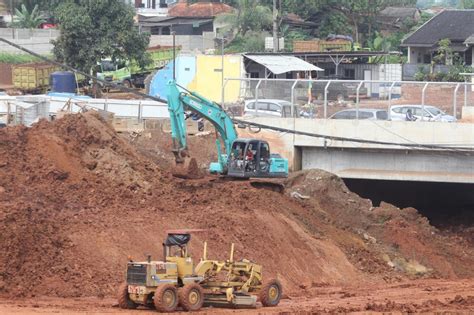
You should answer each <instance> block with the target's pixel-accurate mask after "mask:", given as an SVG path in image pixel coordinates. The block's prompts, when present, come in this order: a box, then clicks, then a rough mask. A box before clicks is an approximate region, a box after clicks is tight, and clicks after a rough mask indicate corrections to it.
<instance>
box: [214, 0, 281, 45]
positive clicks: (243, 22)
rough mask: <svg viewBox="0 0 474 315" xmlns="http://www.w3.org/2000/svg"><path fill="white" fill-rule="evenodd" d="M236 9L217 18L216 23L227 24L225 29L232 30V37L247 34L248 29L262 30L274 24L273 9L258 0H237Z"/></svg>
mask: <svg viewBox="0 0 474 315" xmlns="http://www.w3.org/2000/svg"><path fill="white" fill-rule="evenodd" d="M236 4H237V5H236V10H235V11H234V12H232V13H224V14H221V15H219V16H217V18H216V23H218V24H219V23H222V24H225V25H227V28H224V31H227V32H230V33H231V34H230V35H231V37H233V36H236V35H240V36H245V34H246V33H247V32H248V31H254V32H261V31H263V30H268V29H270V28H271V25H272V11H271V10H270V8H269V7H268V6H265V5H262V4H261V3H260V1H258V0H237V1H236Z"/></svg>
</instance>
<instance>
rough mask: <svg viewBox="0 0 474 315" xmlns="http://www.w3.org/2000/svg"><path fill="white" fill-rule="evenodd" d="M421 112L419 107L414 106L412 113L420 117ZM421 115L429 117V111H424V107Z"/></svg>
mask: <svg viewBox="0 0 474 315" xmlns="http://www.w3.org/2000/svg"><path fill="white" fill-rule="evenodd" d="M421 113H422V110H421V108H414V110H413V115H415V116H420V117H421ZM423 117H431V115H430V113H429V112H428V111H426V109H425V111H424V115H423Z"/></svg>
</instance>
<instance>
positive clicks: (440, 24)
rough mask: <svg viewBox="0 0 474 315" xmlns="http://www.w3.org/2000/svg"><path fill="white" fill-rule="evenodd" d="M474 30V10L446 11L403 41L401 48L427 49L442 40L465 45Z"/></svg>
mask: <svg viewBox="0 0 474 315" xmlns="http://www.w3.org/2000/svg"><path fill="white" fill-rule="evenodd" d="M473 30H474V10H444V11H442V12H441V13H439V14H438V15H436V16H434V17H433V18H431V19H430V20H429V21H428V22H426V23H425V24H423V25H422V26H421V27H420V28H419V29H417V30H416V31H415V32H414V33H413V34H411V35H410V36H408V37H407V38H406V39H405V40H403V42H402V44H401V46H402V47H407V46H413V47H426V46H429V47H431V46H434V45H437V44H438V42H439V41H440V40H441V39H444V38H449V39H450V40H451V42H452V43H463V42H464V41H465V40H466V39H467V38H468V37H469V36H471V35H472V32H473Z"/></svg>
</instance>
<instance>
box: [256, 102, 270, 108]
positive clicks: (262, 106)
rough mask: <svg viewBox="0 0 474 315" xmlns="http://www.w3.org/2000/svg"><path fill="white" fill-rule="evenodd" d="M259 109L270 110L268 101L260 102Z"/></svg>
mask: <svg viewBox="0 0 474 315" xmlns="http://www.w3.org/2000/svg"><path fill="white" fill-rule="evenodd" d="M257 109H258V110H268V103H260V102H258V105H257Z"/></svg>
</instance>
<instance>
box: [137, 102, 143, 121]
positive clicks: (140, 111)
mask: <svg viewBox="0 0 474 315" xmlns="http://www.w3.org/2000/svg"><path fill="white" fill-rule="evenodd" d="M142 118H143V105H142V101H141V100H140V101H139V102H138V121H139V122H141V121H142Z"/></svg>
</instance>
